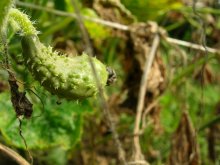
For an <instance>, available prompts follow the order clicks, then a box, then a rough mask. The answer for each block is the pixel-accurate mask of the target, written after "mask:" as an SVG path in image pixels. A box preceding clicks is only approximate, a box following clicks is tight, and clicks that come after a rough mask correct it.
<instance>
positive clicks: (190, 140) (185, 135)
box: [168, 112, 200, 165]
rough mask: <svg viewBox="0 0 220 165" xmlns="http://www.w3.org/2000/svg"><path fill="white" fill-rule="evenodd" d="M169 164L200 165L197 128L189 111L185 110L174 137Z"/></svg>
mask: <svg viewBox="0 0 220 165" xmlns="http://www.w3.org/2000/svg"><path fill="white" fill-rule="evenodd" d="M168 164H169V165H200V158H199V149H198V144H197V140H196V133H195V129H194V127H193V125H192V122H191V120H190V117H189V115H188V113H187V112H183V114H182V117H181V120H180V123H179V126H178V128H177V130H176V132H175V133H174V136H173V139H172V148H171V153H170V156H169V163H168Z"/></svg>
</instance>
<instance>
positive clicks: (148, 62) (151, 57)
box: [133, 34, 160, 161]
mask: <svg viewBox="0 0 220 165" xmlns="http://www.w3.org/2000/svg"><path fill="white" fill-rule="evenodd" d="M159 41H160V37H159V35H158V34H155V37H154V40H153V43H152V47H151V51H150V53H149V56H148V59H147V60H146V62H145V65H144V73H143V75H142V78H141V84H140V89H139V96H138V104H137V110H136V112H137V114H136V118H135V127H134V135H138V134H139V132H140V123H141V116H142V112H143V109H144V101H145V95H146V89H147V85H148V84H147V79H148V75H149V72H150V69H151V66H152V63H153V60H154V57H155V54H156V50H157V47H158V45H159ZM133 141H134V155H133V156H134V157H133V158H134V161H137V160H139V159H143V155H142V152H141V148H140V143H139V136H134V139H133Z"/></svg>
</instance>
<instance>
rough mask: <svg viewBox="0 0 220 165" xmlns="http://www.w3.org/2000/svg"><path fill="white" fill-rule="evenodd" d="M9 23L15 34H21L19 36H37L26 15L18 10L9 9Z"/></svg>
mask: <svg viewBox="0 0 220 165" xmlns="http://www.w3.org/2000/svg"><path fill="white" fill-rule="evenodd" d="M9 23H10V25H11V26H12V28H13V29H14V31H15V32H21V35H23V36H27V35H37V34H38V31H37V30H36V29H35V27H34V26H33V23H32V22H31V21H30V19H29V18H28V15H26V14H24V13H22V12H21V11H19V10H18V9H15V8H11V9H10V11H9Z"/></svg>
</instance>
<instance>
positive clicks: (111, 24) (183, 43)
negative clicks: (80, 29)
mask: <svg viewBox="0 0 220 165" xmlns="http://www.w3.org/2000/svg"><path fill="white" fill-rule="evenodd" d="M16 4H17V5H19V6H23V7H27V8H32V9H35V10H43V11H46V12H48V13H52V14H55V15H59V16H63V17H72V18H76V14H74V13H68V12H64V11H60V10H55V9H51V8H48V7H43V6H39V5H33V4H31V3H26V2H21V1H17V2H16ZM81 17H82V19H84V20H87V21H91V22H95V23H98V24H101V25H104V26H107V27H111V28H115V29H119V30H122V31H130V28H129V26H127V25H122V24H120V23H115V22H111V21H106V20H103V19H100V18H92V17H88V16H83V15H82V16H81ZM164 39H165V40H166V41H167V42H169V43H172V44H176V45H180V46H184V47H189V48H192V49H196V50H200V51H207V52H209V53H213V54H218V55H220V50H218V49H214V48H210V47H207V46H206V49H205V48H204V46H202V45H199V44H195V43H191V42H187V41H182V40H178V39H175V38H171V37H167V36H164Z"/></svg>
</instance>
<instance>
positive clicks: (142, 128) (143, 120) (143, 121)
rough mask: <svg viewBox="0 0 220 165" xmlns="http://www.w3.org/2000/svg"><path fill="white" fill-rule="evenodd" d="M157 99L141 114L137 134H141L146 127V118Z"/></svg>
mask: <svg viewBox="0 0 220 165" xmlns="http://www.w3.org/2000/svg"><path fill="white" fill-rule="evenodd" d="M158 100H159V99H156V100H154V101H153V102H152V103H151V104H150V105H149V106H148V107H147V108H146V109H145V110H144V112H143V114H142V126H141V129H140V131H139V134H142V133H143V132H144V130H145V128H146V127H147V124H146V116H147V115H148V114H149V113H150V112H151V110H152V109H153V108H154V107H155V106H156V105H157V103H158Z"/></svg>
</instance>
